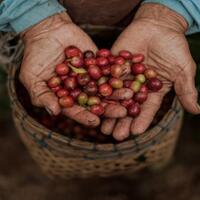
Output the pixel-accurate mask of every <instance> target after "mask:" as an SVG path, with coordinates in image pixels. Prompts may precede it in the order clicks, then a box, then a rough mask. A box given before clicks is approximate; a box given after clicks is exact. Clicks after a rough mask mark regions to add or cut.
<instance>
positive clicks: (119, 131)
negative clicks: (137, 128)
mask: <svg viewBox="0 0 200 200" xmlns="http://www.w3.org/2000/svg"><path fill="white" fill-rule="evenodd" d="M131 122H132V118H131V117H125V118H122V119H119V120H118V122H117V124H116V126H115V128H114V131H113V137H114V138H115V139H116V140H118V141H122V140H124V139H126V138H127V137H128V136H129V134H130V126H131Z"/></svg>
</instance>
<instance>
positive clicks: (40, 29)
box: [20, 12, 72, 41]
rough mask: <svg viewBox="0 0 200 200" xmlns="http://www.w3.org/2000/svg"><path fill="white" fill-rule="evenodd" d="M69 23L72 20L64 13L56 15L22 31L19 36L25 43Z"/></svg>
mask: <svg viewBox="0 0 200 200" xmlns="http://www.w3.org/2000/svg"><path fill="white" fill-rule="evenodd" d="M70 23H72V20H71V18H70V17H69V15H68V14H67V13H66V12H62V13H58V14H56V15H53V16H50V17H48V18H46V19H44V20H42V21H41V22H40V23H38V24H36V25H34V26H32V27H31V28H29V29H27V30H25V31H23V32H22V33H21V34H20V36H21V37H22V39H23V40H24V41H26V40H28V39H29V38H32V37H33V36H34V37H35V36H37V35H41V34H43V33H46V32H51V31H53V30H55V29H57V28H59V27H61V26H63V25H66V24H70Z"/></svg>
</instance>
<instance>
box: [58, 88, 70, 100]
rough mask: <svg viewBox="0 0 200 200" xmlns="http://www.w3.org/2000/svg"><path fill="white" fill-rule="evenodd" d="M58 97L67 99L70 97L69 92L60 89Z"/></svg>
mask: <svg viewBox="0 0 200 200" xmlns="http://www.w3.org/2000/svg"><path fill="white" fill-rule="evenodd" d="M56 95H57V97H59V98H61V97H66V96H68V95H69V92H68V91H67V90H66V89H60V90H58V91H57V92H56Z"/></svg>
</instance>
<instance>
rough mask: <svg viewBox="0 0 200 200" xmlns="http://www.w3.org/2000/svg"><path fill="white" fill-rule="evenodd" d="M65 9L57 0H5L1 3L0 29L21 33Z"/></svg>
mask: <svg viewBox="0 0 200 200" xmlns="http://www.w3.org/2000/svg"><path fill="white" fill-rule="evenodd" d="M64 10H65V8H64V7H62V6H61V5H60V4H59V3H58V1H57V0H3V1H2V3H1V4H0V31H15V32H17V33H19V32H21V31H23V30H25V29H27V28H29V27H30V26H33V25H35V24H37V23H38V22H40V21H42V20H43V19H45V18H47V17H49V16H52V15H54V14H56V13H59V12H62V11H64Z"/></svg>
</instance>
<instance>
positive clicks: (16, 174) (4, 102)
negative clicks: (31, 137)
mask: <svg viewBox="0 0 200 200" xmlns="http://www.w3.org/2000/svg"><path fill="white" fill-rule="evenodd" d="M189 42H190V44H191V50H192V54H193V56H194V58H195V60H196V61H197V62H199V61H200V53H199V52H200V51H199V50H200V36H198V35H194V36H192V37H190V39H189ZM199 75H200V73H199ZM199 80H200V79H199ZM5 82H6V74H5V73H4V72H3V71H0V200H25V199H29V200H45V199H48V200H53V199H58V200H64V199H65V200H66V199H70V200H80V199H81V200H129V199H131V200H133V199H137V200H139V199H141V200H168V199H169V198H170V199H175V200H189V199H190V200H199V199H200V117H199V116H192V115H189V114H186V115H185V120H184V125H183V128H182V131H181V135H180V138H179V141H178V144H177V148H176V151H175V155H174V157H173V160H172V162H171V163H170V164H169V166H168V167H166V168H165V169H162V170H160V171H154V172H141V173H137V174H135V177H134V178H131V179H129V178H124V177H115V178H109V179H95V178H93V179H90V180H72V181H66V182H58V181H51V180H49V179H48V178H46V177H45V176H44V175H43V174H42V172H41V171H40V169H39V168H38V166H37V165H36V164H35V163H34V161H33V160H32V159H31V157H30V156H29V154H28V152H27V150H26V149H25V147H24V146H23V144H22V143H21V141H20V139H19V137H18V135H17V132H16V130H15V128H14V126H13V122H12V118H11V116H10V109H9V103H8V97H7V94H6V87H5ZM197 82H198V81H197ZM199 85H200V84H199ZM80 170H81V166H80Z"/></svg>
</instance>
